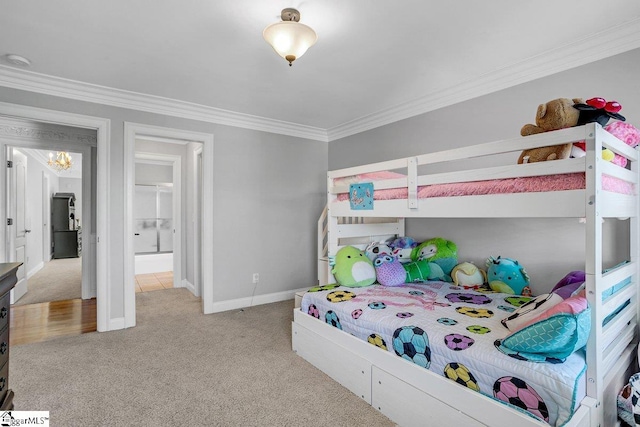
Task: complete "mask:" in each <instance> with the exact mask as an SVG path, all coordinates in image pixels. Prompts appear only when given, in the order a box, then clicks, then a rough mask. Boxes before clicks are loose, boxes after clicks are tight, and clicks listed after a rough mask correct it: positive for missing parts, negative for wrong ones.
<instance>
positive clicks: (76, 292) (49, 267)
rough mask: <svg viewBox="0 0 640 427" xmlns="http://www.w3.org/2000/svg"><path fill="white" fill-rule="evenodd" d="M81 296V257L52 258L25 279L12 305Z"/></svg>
mask: <svg viewBox="0 0 640 427" xmlns="http://www.w3.org/2000/svg"><path fill="white" fill-rule="evenodd" d="M76 298H82V258H61V259H52V260H51V261H49V262H47V263H46V264H45V265H44V267H42V268H41V269H40V270H39V271H38V272H37V273H36V274H34V275H33V276H31V277H29V280H28V281H27V293H26V294H24V296H23V297H22V298H20V299H19V300H18V301H16V302H15V303H14V305H26V304H38V303H41V302H48V301H62V300H66V299H76Z"/></svg>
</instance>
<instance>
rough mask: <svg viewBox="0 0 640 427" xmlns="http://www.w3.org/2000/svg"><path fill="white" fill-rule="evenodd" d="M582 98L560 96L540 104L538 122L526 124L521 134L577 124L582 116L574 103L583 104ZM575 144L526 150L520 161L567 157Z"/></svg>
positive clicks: (547, 130) (530, 161) (536, 132)
mask: <svg viewBox="0 0 640 427" xmlns="http://www.w3.org/2000/svg"><path fill="white" fill-rule="evenodd" d="M581 103H582V99H581V98H574V99H567V98H558V99H554V100H551V101H549V102H547V103H545V104H540V105H538V111H537V112H536V124H535V125H532V124H526V125H524V126H523V127H522V129H520V135H522V136H528V135H535V134H538V133H542V132H549V131H552V130H558V129H564V128H569V127H573V126H576V125H577V124H578V119H579V118H580V111H578V109H576V108H574V107H573V106H574V104H581ZM572 145H573V144H571V143H567V144H562V145H553V146H549V147H537V148H531V149H528V150H524V151H523V152H522V153H521V154H520V157H519V158H518V163H533V162H543V161H547V160H556V159H567V158H569V155H570V154H571V147H572Z"/></svg>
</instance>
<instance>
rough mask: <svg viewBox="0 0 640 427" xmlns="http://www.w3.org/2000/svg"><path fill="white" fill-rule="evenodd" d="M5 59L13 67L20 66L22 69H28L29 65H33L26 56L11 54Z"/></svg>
mask: <svg viewBox="0 0 640 427" xmlns="http://www.w3.org/2000/svg"><path fill="white" fill-rule="evenodd" d="M5 58H6V59H7V61H8V62H9V63H11V64H13V65H18V66H20V67H28V66H29V65H31V61H29V60H28V59H27V58H25V57H24V56H20V55H16V54H13V53H9V54H7V55H5Z"/></svg>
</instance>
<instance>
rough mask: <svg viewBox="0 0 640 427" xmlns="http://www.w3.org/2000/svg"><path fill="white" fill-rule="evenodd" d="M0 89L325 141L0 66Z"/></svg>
mask: <svg viewBox="0 0 640 427" xmlns="http://www.w3.org/2000/svg"><path fill="white" fill-rule="evenodd" d="M0 86H5V87H8V88H12V89H20V90H25V91H29V92H36V93H41V94H46V95H53V96H59V97H62V98H68V99H73V100H76V101H85V102H93V103H97V104H104V105H110V106H113V107H119V108H127V109H132V110H138V111H146V112H149V113H156V114H163V115H166V116H173V117H181V118H184V119H191V120H198V121H203V122H209V123H216V124H220V125H226V126H233V127H239V128H244V129H251V130H258V131H262V132H269V133H276V134H280V135H288V136H295V137H298V138H305V139H311V140H316V141H323V142H327V132H326V130H324V129H321V128H317V127H313V126H306V125H301V124H297V123H291V122H286V121H283V120H276V119H269V118H266V117H260V116H254V115H250V114H244V113H238V112H235V111H230V110H223V109H221V108H214V107H207V106H205V105H200V104H195V103H191V102H185V101H179V100H176V99H170V98H164V97H160V96H155V95H147V94H143V93H138V92H131V91H126V90H122V89H115V88H109V87H106V86H100V85H94V84H91V83H85V82H80V81H76V80H70V79H64V78H60V77H55V76H49V75H46V74H41V73H35V72H33V71H26V70H18V69H15V68H12V67H9V66H6V65H0Z"/></svg>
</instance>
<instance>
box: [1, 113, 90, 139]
mask: <svg viewBox="0 0 640 427" xmlns="http://www.w3.org/2000/svg"><path fill="white" fill-rule="evenodd" d="M0 136H2V137H6V138H15V139H24V140H31V141H55V142H61V143H88V144H90V145H93V146H95V145H96V142H97V140H98V138H97V136H96V135H95V131H94V132H92V133H83V132H73V131H60V130H56V129H47V127H46V126H45V127H44V128H43V127H42V125H39V124H31V123H29V122H24V121H14V120H11V119H3V120H2V121H1V122H0Z"/></svg>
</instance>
